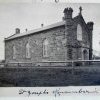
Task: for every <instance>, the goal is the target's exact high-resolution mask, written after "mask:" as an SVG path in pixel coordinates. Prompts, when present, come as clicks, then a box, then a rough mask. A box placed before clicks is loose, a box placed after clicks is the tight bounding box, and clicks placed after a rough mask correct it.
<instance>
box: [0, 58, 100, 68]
mask: <svg viewBox="0 0 100 100" xmlns="http://www.w3.org/2000/svg"><path fill="white" fill-rule="evenodd" d="M89 65H98V66H99V65H100V60H68V61H45V62H9V63H0V67H66V66H72V67H74V66H89Z"/></svg>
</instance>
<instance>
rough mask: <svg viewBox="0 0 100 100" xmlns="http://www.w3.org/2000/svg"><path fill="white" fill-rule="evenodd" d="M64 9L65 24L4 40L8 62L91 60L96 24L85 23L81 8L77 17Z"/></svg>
mask: <svg viewBox="0 0 100 100" xmlns="http://www.w3.org/2000/svg"><path fill="white" fill-rule="evenodd" d="M72 13H73V9H72V8H65V9H64V17H63V21H61V22H58V23H55V24H52V25H49V26H46V27H42V28H40V29H36V30H32V31H27V32H26V33H20V30H19V29H18V28H17V29H16V34H14V35H13V36H10V37H8V38H6V39H5V60H6V62H44V61H67V60H89V59H92V30H93V22H88V23H86V22H85V21H84V18H83V16H82V8H81V7H80V12H79V14H78V15H77V16H76V17H74V18H73V17H72Z"/></svg>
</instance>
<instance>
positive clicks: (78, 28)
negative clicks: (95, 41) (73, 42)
mask: <svg viewBox="0 0 100 100" xmlns="http://www.w3.org/2000/svg"><path fill="white" fill-rule="evenodd" d="M77 40H79V41H82V27H81V25H80V24H78V25H77Z"/></svg>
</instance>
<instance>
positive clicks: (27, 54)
mask: <svg viewBox="0 0 100 100" xmlns="http://www.w3.org/2000/svg"><path fill="white" fill-rule="evenodd" d="M30 57H31V53H30V45H29V43H27V44H26V58H30Z"/></svg>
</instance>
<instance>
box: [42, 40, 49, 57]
mask: <svg viewBox="0 0 100 100" xmlns="http://www.w3.org/2000/svg"><path fill="white" fill-rule="evenodd" d="M48 44H49V43H48V40H47V39H45V40H44V41H43V56H44V57H48Z"/></svg>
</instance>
